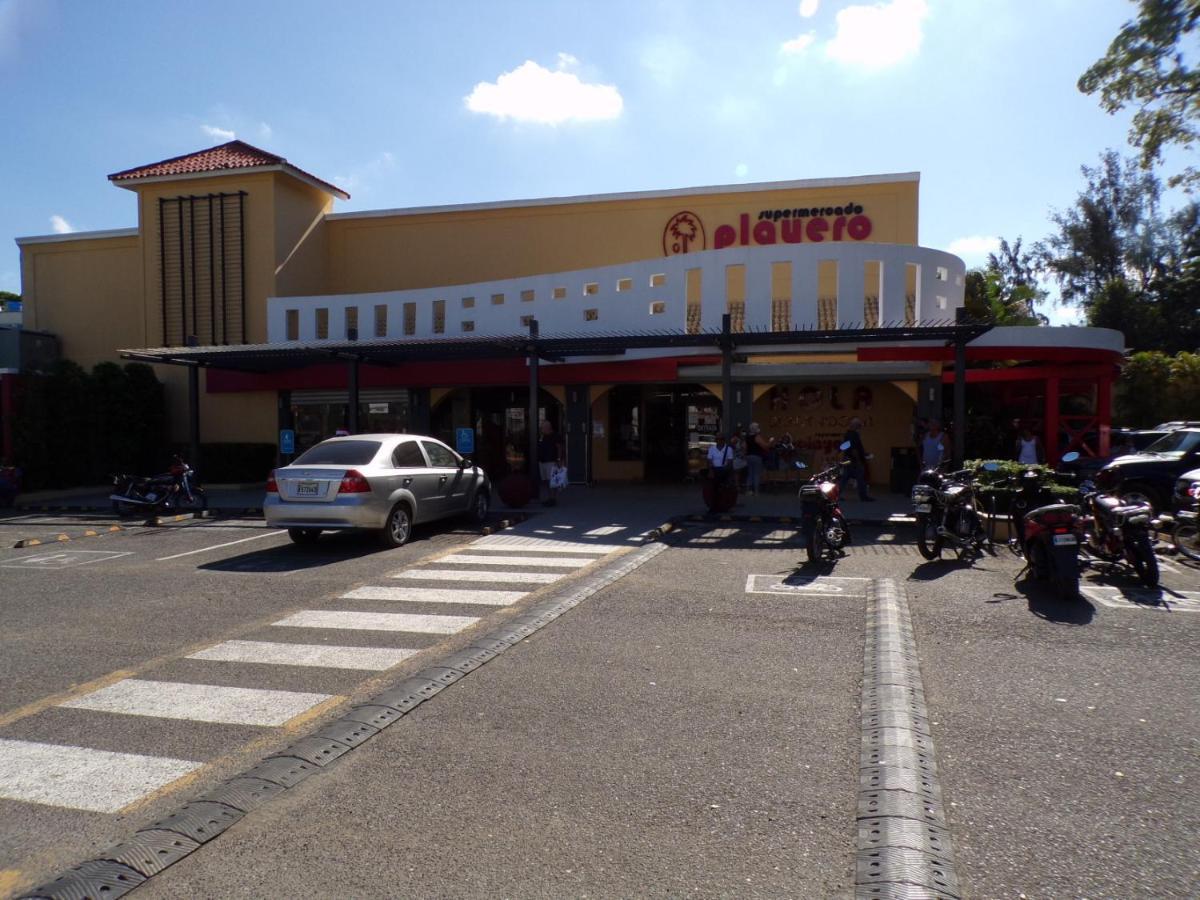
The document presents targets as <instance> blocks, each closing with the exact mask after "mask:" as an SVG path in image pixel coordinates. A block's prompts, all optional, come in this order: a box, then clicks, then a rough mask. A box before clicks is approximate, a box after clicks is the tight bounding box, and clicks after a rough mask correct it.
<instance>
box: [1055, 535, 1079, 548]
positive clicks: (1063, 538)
mask: <svg viewBox="0 0 1200 900" xmlns="http://www.w3.org/2000/svg"><path fill="white" fill-rule="evenodd" d="M1076 543H1078V542H1077V541H1076V540H1075V535H1073V534H1056V535H1055V536H1054V546H1055V547H1067V546H1072V545H1074V544H1076Z"/></svg>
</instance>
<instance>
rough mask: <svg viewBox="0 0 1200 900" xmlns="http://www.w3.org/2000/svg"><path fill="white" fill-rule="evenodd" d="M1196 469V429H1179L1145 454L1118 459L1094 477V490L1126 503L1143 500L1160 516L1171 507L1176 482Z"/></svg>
mask: <svg viewBox="0 0 1200 900" xmlns="http://www.w3.org/2000/svg"><path fill="white" fill-rule="evenodd" d="M1197 466H1200V428H1180V429H1179V430H1178V431H1172V432H1171V433H1170V434H1166V435H1163V436H1162V437H1161V438H1159V439H1158V440H1157V441H1155V442H1154V443H1153V444H1151V445H1150V446H1149V447H1147V448H1146V449H1145V450H1143V451H1142V452H1140V453H1134V454H1131V455H1129V456H1118V457H1117V458H1116V459H1114V460H1113V461H1112V462H1110V463H1109V464H1108V465H1107V466H1105V467H1104V468H1103V469H1101V470H1100V471H1099V472H1098V473H1096V487H1098V488H1100V489H1101V490H1103V491H1111V492H1113V493H1116V494H1118V495H1120V496H1121V497H1122V498H1124V499H1126V500H1127V501H1135V500H1144V501H1146V502H1147V503H1149V504H1150V505H1151V506H1153V507H1154V510H1155V512H1161V511H1162V510H1164V509H1166V508H1168V507H1169V505H1170V503H1171V493H1172V489H1173V488H1174V487H1175V482H1176V480H1177V479H1178V478H1179V477H1180V476H1181V475H1183V473H1184V472H1186V471H1188V470H1189V469H1194V468H1196V467H1197Z"/></svg>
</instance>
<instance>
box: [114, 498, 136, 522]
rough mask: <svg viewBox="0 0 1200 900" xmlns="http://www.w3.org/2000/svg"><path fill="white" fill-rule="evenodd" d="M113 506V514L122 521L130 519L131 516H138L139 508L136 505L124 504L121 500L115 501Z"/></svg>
mask: <svg viewBox="0 0 1200 900" xmlns="http://www.w3.org/2000/svg"><path fill="white" fill-rule="evenodd" d="M112 506H113V512H115V513H116V514H117V515H118V516H120V517H121V518H122V519H128V518H130V517H131V516H135V515H137V511H138V508H137V504H135V503H122V502H121V501H120V500H114V501H113V505H112Z"/></svg>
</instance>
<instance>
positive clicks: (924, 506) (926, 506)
mask: <svg viewBox="0 0 1200 900" xmlns="http://www.w3.org/2000/svg"><path fill="white" fill-rule="evenodd" d="M913 509H914V510H915V511H916V512H923V513H927V512H933V504H932V503H915V504H913Z"/></svg>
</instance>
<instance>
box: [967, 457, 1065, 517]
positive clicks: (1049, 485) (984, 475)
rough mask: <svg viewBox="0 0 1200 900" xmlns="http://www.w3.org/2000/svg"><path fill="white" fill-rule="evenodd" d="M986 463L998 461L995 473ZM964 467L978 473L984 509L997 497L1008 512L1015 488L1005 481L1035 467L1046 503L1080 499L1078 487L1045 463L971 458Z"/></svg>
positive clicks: (1002, 509)
mask: <svg viewBox="0 0 1200 900" xmlns="http://www.w3.org/2000/svg"><path fill="white" fill-rule="evenodd" d="M985 463H995V464H996V466H997V468H996V470H995V471H994V472H991V471H988V470H987V469H985V468H983V466H984V464H985ZM965 468H968V469H970V470H971V471H972V472H974V473H975V477H976V479H977V480H978V481H979V483H980V485H982V488H981V491H980V494H981V497H982V499H983V500H984V508H985V509H991V503H992V500H993V499H994V500H995V503H996V511H997V512H1001V513H1003V512H1007V511H1008V501H1009V498H1010V497H1012V495H1013V494H1014V493H1016V491H1015V490H1014V489H1013V488H1012V487H1011V486H1009V485H1007V484H1005V483H1004V482H1005V481H1007V480H1008V479H1009V478H1011V477H1013V476H1014V475H1016V476H1019V475H1021V474H1022V473H1024V472H1026V471H1028V470H1029V469H1034V470H1035V471H1037V472H1038V473H1039V474H1040V475H1041V476H1042V493H1043V499H1044V502H1046V503H1055V502H1060V503H1074V502H1076V501H1077V500H1078V499H1079V489H1078V488H1077V487H1076V485H1075V484H1074V482H1073V481H1072V480H1071V479H1070V478H1069V477H1063V476H1062V475H1060V474H1059V473H1057V472H1055V471H1054V469H1052V468H1051V467H1050V466H1047V465H1044V464H1043V463H1037V464H1036V465H1030V464H1029V463H1019V462H1016V461H1015V460H1011V459H969V460H967V462H966V466H965Z"/></svg>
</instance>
